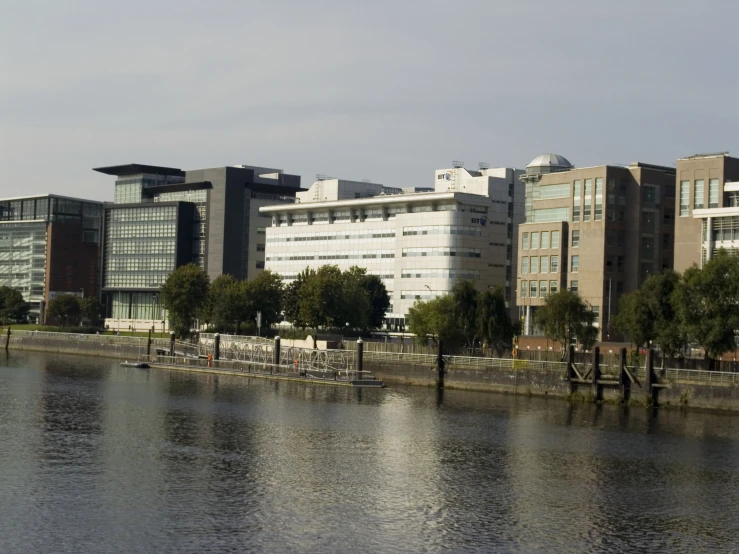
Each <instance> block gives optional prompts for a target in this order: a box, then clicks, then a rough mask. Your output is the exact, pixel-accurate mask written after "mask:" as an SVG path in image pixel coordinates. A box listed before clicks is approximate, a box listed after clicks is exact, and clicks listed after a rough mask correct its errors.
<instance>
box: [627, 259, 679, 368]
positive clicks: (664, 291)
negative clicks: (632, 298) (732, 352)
mask: <svg viewBox="0 0 739 554" xmlns="http://www.w3.org/2000/svg"><path fill="white" fill-rule="evenodd" d="M679 284H680V275H679V274H678V273H676V272H675V271H672V270H669V271H664V272H662V273H660V274H659V275H652V276H650V277H649V278H647V280H646V281H644V284H643V285H642V286H641V288H640V289H639V290H640V291H641V295H642V299H643V300H644V302H646V304H647V307H648V308H649V317H650V319H651V320H652V321H653V329H654V336H653V338H652V340H653V341H654V343H655V344H656V345H657V346H658V347H659V348H660V350H661V351H662V353H663V354H664V355H663V356H662V363H663V364H664V361H665V356H670V357H672V356H674V355H675V354H676V353H677V352H680V351H681V350H682V349H683V348H684V347H685V345H686V344H687V342H688V340H687V337H686V335H685V328H684V326H683V325H682V324H681V323H680V318H679V317H678V315H677V310H676V307H675V290H676V289H677V287H678V286H679Z"/></svg>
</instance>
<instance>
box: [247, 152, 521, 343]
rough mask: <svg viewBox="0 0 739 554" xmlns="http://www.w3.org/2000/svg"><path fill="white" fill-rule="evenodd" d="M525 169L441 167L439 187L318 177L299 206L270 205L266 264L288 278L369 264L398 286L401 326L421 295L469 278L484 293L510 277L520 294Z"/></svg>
mask: <svg viewBox="0 0 739 554" xmlns="http://www.w3.org/2000/svg"><path fill="white" fill-rule="evenodd" d="M520 173H521V172H520V171H518V170H514V169H509V168H498V169H483V170H480V171H468V170H465V169H464V168H461V167H458V168H452V169H448V170H439V171H437V172H436V179H435V184H436V186H435V188H434V189H433V190H432V189H391V188H388V187H383V186H382V185H379V184H374V183H364V182H356V181H343V180H338V179H327V180H319V181H316V182H315V183H314V184H313V185H312V186H311V188H310V189H308V190H307V191H305V192H301V193H298V194H297V195H296V198H297V200H298V203H296V204H282V205H275V206H267V207H262V208H260V212H261V213H263V214H270V215H271V216H272V226H271V227H268V228H267V236H266V252H265V267H266V269H270V270H272V271H274V272H276V273H278V274H280V275H281V276H282V277H283V279H285V281H288V282H289V281H291V280H293V279H295V278H296V277H297V275H298V273H299V272H301V271H303V270H304V269H305V268H306V267H312V268H317V267H320V266H321V265H325V264H335V265H337V266H339V267H340V268H341V269H342V270H344V269H348V268H349V267H351V266H354V265H357V266H360V267H365V268H367V272H368V273H370V274H373V275H378V276H379V277H381V278H382V280H383V282H384V283H385V286H386V287H387V290H388V291H389V292H390V296H391V299H392V305H391V308H390V311H389V312H388V314H387V323H388V326H389V327H390V328H391V329H402V328H403V327H404V324H405V316H406V314H407V313H408V308H409V307H411V306H412V305H413V303H414V302H415V301H416V300H419V299H420V300H427V299H430V298H434V297H436V296H440V295H442V294H445V293H447V292H449V291H451V289H452V287H453V286H454V284H455V282H456V281H458V280H462V279H467V280H471V281H473V282H474V283H475V284H476V286H477V288H478V290H481V291H483V290H486V289H487V288H488V287H493V286H495V285H503V286H505V287H506V290H507V293H508V298H509V299H511V300H512V298H511V284H512V283H515V280H516V276H515V267H514V265H513V261H512V260H515V257H516V255H517V248H516V245H515V237H516V236H517V229H515V225H516V224H517V223H518V222H519V221H520V220H522V219H523V209H524V201H523V193H522V186H521V185H520V184H519V180H518V176H519V175H520ZM514 189H517V190H514ZM410 190H412V191H414V192H408V191H410ZM518 196H520V198H518ZM512 304H513V303H512V302H511V305H512Z"/></svg>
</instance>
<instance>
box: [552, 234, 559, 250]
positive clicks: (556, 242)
mask: <svg viewBox="0 0 739 554" xmlns="http://www.w3.org/2000/svg"><path fill="white" fill-rule="evenodd" d="M552 248H559V231H552Z"/></svg>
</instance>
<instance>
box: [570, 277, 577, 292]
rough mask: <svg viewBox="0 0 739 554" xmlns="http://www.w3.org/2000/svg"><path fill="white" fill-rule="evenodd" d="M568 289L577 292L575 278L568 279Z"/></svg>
mask: <svg viewBox="0 0 739 554" xmlns="http://www.w3.org/2000/svg"><path fill="white" fill-rule="evenodd" d="M570 290H571V291H572V292H577V281H576V280H572V281H570Z"/></svg>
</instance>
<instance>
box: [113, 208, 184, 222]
mask: <svg viewBox="0 0 739 554" xmlns="http://www.w3.org/2000/svg"><path fill="white" fill-rule="evenodd" d="M176 218H177V208H176V207H175V206H157V207H156V208H125V209H112V210H110V211H109V212H108V221H121V222H123V221H166V220H169V221H174V220H175V219H176Z"/></svg>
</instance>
